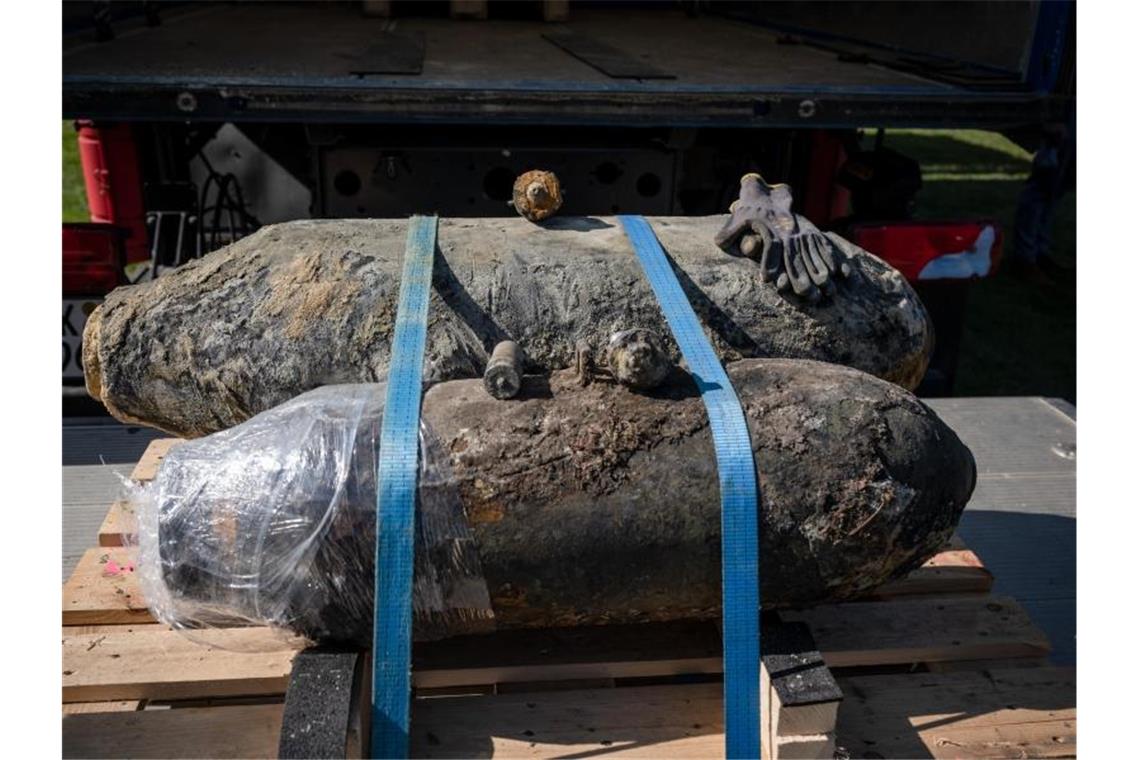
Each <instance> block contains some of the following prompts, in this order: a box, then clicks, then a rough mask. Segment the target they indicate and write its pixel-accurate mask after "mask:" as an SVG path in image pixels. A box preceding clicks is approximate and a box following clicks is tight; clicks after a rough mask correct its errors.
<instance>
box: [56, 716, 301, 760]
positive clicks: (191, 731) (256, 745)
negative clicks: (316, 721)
mask: <svg viewBox="0 0 1140 760" xmlns="http://www.w3.org/2000/svg"><path fill="white" fill-rule="evenodd" d="M281 713H282V705H281V704H271V705H238V706H227V707H205V708H182V709H169V710H142V711H136V712H114V713H103V714H84V715H65V716H64V718H63V756H64V757H68V758H70V757H74V758H104V757H106V758H122V757H147V758H170V757H209V758H232V757H276V756H277V739H278V736H279V734H280V732H281Z"/></svg>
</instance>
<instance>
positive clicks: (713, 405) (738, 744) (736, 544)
mask: <svg viewBox="0 0 1140 760" xmlns="http://www.w3.org/2000/svg"><path fill="white" fill-rule="evenodd" d="M618 219H620V220H621V224H622V227H623V228H625V234H626V236H627V237H628V238H629V241H630V243H631V244H632V245H633V250H634V252H636V253H637V258H638V260H639V261H640V262H641V266H642V268H643V269H644V270H645V275H646V277H647V278H648V279H649V284H650V285H651V286H652V287H653V292H654V293H656V294H657V301H658V303H659V304H660V305H661V311H662V312H664V314H665V320H666V321H667V322H668V323H669V328H670V329H671V330H672V331H673V338H674V339H675V340H676V341H677V345H678V346H680V348H681V354H682V355H683V356H684V357H685V362H686V363H687V364H688V366H689V373H690V374H691V375H692V376H693V379H694V380H695V381H696V383H697V388H698V389H699V390H700V392H701V399H702V400H703V401H704V402H705V408H706V410H707V411H708V416H709V429H710V431H711V432H712V438H713V446H714V448H715V449H716V461H717V470H718V473H719V475H720V502H721V577H722V588H723V609H724V612H723V614H724V626H723V628H724V725H725V755H726V756H727V757H729V758H758V757H760V541H759V526H758V516H757V505H758V504H759V498H758V497H759V491H758V489H757V485H756V468H755V466H754V463H753V457H752V444H751V442H750V439H749V437H748V426H747V424H746V422H745V420H744V412H743V410H742V409H741V408H740V400H739V399H738V398H737V397H736V391H734V390H733V388H732V383H731V382H729V379H728V375H727V374H726V373H725V371H724V367H722V366H721V364H720V360H719V359H718V358H717V355H716V352H715V351H714V350H713V347H712V345H710V344H709V340H708V338H707V337H706V336H705V333H704V331H703V330H702V329H701V324H700V322H699V321H698V319H697V315H696V312H694V311H693V307H692V305H691V304H690V303H689V299H688V298H687V297H686V296H685V293H684V291H683V290H682V289H681V285H680V283H679V282H677V276H676V274H674V272H673V269H672V267H671V266H670V264H669V260H668V258H667V257H666V256H665V251H664V250H662V248H661V244H660V243H659V242H658V241H657V236H656V235H654V234H653V229H652V228H651V227H650V226H649V223H648V222H647V221H645V219H644V218H643V217H640V216H619V217H618Z"/></svg>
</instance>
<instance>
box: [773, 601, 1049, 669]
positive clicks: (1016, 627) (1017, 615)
mask: <svg viewBox="0 0 1140 760" xmlns="http://www.w3.org/2000/svg"><path fill="white" fill-rule="evenodd" d="M781 617H783V618H784V619H786V620H801V621H803V622H805V623H807V624H808V626H809V627H810V628H811V632H812V635H813V636H814V637H815V640H816V644H817V645H818V646H819V650H820V651H821V652H822V653H823V657H824V659H825V660H826V661H827V664H828V665H829V666H830V667H833V668H839V667H852V666H859V665H902V664H908V663H915V662H941V661H945V660H978V659H999V658H1006V657H1040V656H1042V655H1044V654H1047V653H1048V652H1049V640H1048V639H1047V638H1046V636H1045V634H1043V633H1042V632H1041V631H1040V630H1038V629H1037V627H1036V626H1034V625H1033V623H1032V621H1031V620H1030V619H1029V615H1028V614H1027V613H1026V612H1025V610H1024V609H1022V607H1021V605H1019V604H1018V603H1017V602H1016V601H1014V600H1013V599H1011V598H1009V597H1001V596H989V595H971V596H963V597H945V598H939V597H935V598H925V597H913V598H905V597H904V598H900V599H894V600H891V601H886V602H853V603H850V604H834V605H828V606H825V607H816V608H814V609H810V610H801V611H794V612H787V613H781Z"/></svg>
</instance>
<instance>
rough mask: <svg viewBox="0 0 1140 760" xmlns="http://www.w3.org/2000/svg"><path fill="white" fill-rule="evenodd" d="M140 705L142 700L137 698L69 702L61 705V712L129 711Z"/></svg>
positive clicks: (139, 707) (69, 713)
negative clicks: (114, 700) (113, 700)
mask: <svg viewBox="0 0 1140 760" xmlns="http://www.w3.org/2000/svg"><path fill="white" fill-rule="evenodd" d="M142 706H143V702H142V701H140V700H138V699H123V700H119V701H118V702H69V703H67V704H65V705H64V706H63V714H64V715H78V714H80V713H109V712H131V711H132V710H140V709H142Z"/></svg>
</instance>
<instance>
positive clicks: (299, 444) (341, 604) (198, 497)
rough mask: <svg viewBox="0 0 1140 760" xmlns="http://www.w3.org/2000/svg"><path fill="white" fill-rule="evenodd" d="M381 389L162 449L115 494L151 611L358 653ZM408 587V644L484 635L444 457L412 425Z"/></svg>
mask: <svg viewBox="0 0 1140 760" xmlns="http://www.w3.org/2000/svg"><path fill="white" fill-rule="evenodd" d="M384 396H385V386H384V385H383V384H372V385H335V386H326V387H323V388H318V389H316V390H313V391H309V392H308V393H305V394H303V395H301V396H298V397H296V398H295V399H293V400H291V401H288V402H286V403H284V404H281V405H280V406H277V407H275V408H273V409H271V410H269V411H267V412H263V413H262V414H259V415H257V416H256V417H253V418H252V419H250V420H248V421H247V422H245V423H242V424H241V425H238V426H236V427H234V428H231V429H229V430H225V431H222V432H219V433H215V434H213V435H209V436H206V437H204V438H200V439H197V440H192V441H186V442H183V443H180V444H178V445H177V446H175V447H173V448H172V449H171V451H170V453H169V454H168V455H167V456H166V458H165V460H164V461H163V463H162V466H161V467H160V468H159V471H158V473H157V476H156V477H155V479H154V480H153V481H151V482H149V483H145V484H141V485H136V486H133V487H131V488H130V489H129V493H128V499H129V500H130V501H131V502H132V505H133V507H134V511H135V513H136V515H137V516H138V524H139V527H138V534H137V543H138V562H137V572H138V575H139V580H140V582H141V583H142V590H143V594H144V596H145V597H146V600H147V604H148V606H149V607H150V609H151V612H152V613H153V614H154V616H155V617H156V618H157V619H158V620H160V621H162V622H164V623H167V624H169V625H171V626H173V627H175V628H177V629H180V630H183V631H186V632H187V633H188V634H189V635H191V637H192V638H198V639H199V640H203V641H206V642H209V643H217V642H216V641H214V640H212V639H211V638H210V636H209V635H208V634H207V633H204V632H208V631H209V630H211V629H217V628H225V627H233V626H236V625H269V626H272V627H274V628H276V629H278V630H280V631H282V632H284V633H287V634H290V635H299V636H302V637H304V638H307V639H309V640H310V641H313V642H322V643H327V642H354V643H358V644H361V645H368V644H369V643H370V642H369V640H368V637H369V635H370V631H371V624H372V614H373V583H374V562H373V559H374V547H375V529H376V528H375V526H376V494H377V480H376V473H377V459H376V457H377V445H378V442H379V440H380V424H381V421H382V419H383V406H384ZM420 451H421V456H420V479H419V494H418V497H419V498H418V500H417V501H418V503H417V509H416V562H415V579H414V587H413V609H414V629H415V635H416V637H417V638H421V639H423V638H436V637H440V636H444V635H451V634H455V633H468V632H473V631H480V630H487V629H489V628H490V627H492V625H493V616H492V612H491V605H490V600H489V598H488V594H487V587H486V583H485V582H484V580H483V577H482V573H481V571H480V568H479V562H478V555H477V553H476V551H475V546H474V541H473V539H472V536H471V531H470V528H469V526H468V524H467V520H466V516H465V515H464V512H463V506H462V503H461V502H460V500H459V497H458V494H457V493H456V491H455V488H454V484H453V483H452V481H451V477H450V468H449V466H448V458H447V455H446V453H445V452H443V451H442V449H441V447H440V446H439V443H438V442H437V441H436V440H435V438H434V437H433V436H432V434H431V431H430V430H428V429H426V427H424V426H421V430H420Z"/></svg>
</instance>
